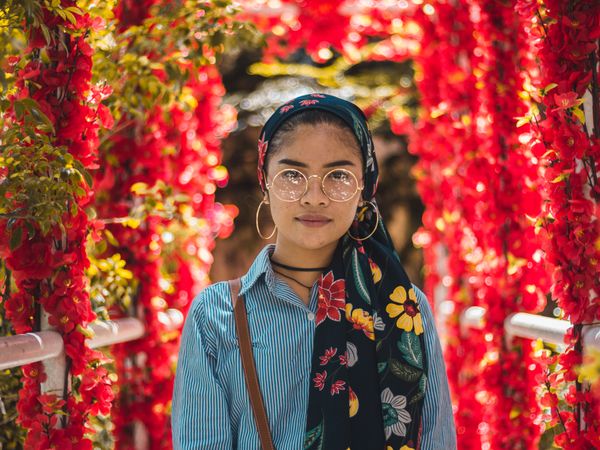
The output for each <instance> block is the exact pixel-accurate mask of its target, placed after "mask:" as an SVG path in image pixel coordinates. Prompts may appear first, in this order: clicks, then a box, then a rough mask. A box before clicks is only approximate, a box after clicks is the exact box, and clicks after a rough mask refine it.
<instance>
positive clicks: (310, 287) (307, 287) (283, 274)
mask: <svg viewBox="0 0 600 450" xmlns="http://www.w3.org/2000/svg"><path fill="white" fill-rule="evenodd" d="M273 272H275V273H278V274H279V275H281V276H284V277H286V278H289V279H290V280H292V281H295V282H296V283H298V284H299V285H300V286H303V287H305V288H306V289H312V286H307V285H306V284H304V283H301V282H300V281H298V280H296V279H295V278H292V277H290V276H289V275H286V274H285V273H282V272H280V271H279V270H275V269H273Z"/></svg>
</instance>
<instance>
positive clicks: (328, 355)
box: [319, 347, 337, 366]
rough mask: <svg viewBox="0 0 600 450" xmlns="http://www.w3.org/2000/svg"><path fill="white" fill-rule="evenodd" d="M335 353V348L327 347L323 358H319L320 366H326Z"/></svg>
mask: <svg viewBox="0 0 600 450" xmlns="http://www.w3.org/2000/svg"><path fill="white" fill-rule="evenodd" d="M336 353H337V348H333V347H329V348H328V349H327V350H325V354H324V355H323V356H319V359H320V360H321V365H322V366H324V365H325V364H327V363H328V362H329V360H330V359H331V358H333V357H334V356H335V354H336Z"/></svg>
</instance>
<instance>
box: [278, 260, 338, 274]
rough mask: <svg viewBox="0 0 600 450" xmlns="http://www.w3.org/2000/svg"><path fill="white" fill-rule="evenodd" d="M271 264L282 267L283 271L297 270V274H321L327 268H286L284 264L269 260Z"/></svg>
mask: <svg viewBox="0 0 600 450" xmlns="http://www.w3.org/2000/svg"><path fill="white" fill-rule="evenodd" d="M271 264H274V265H276V266H279V267H283V268H284V269H288V270H297V271H299V272H323V271H324V270H325V269H327V267H294V266H288V265H286V264H281V263H279V262H277V261H274V260H273V259H271Z"/></svg>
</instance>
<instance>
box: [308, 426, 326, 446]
mask: <svg viewBox="0 0 600 450" xmlns="http://www.w3.org/2000/svg"><path fill="white" fill-rule="evenodd" d="M317 440H318V441H319V444H318V446H317V448H318V449H320V448H321V446H322V445H323V422H321V423H320V424H319V425H317V426H316V427H314V428H313V429H312V430H310V431H308V432H307V433H306V435H305V436H304V450H308V449H310V448H311V447H312V446H313V445H314V444H315V442H317Z"/></svg>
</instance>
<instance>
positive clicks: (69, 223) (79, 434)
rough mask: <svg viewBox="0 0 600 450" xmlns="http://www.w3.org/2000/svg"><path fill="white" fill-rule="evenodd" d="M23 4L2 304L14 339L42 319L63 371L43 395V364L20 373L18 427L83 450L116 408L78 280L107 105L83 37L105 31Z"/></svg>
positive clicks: (8, 137) (3, 226)
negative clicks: (7, 287) (56, 338)
mask: <svg viewBox="0 0 600 450" xmlns="http://www.w3.org/2000/svg"><path fill="white" fill-rule="evenodd" d="M30 6H31V8H30V9H28V10H27V11H25V15H26V16H27V17H26V19H27V20H24V21H23V23H24V25H25V26H26V29H25V30H24V31H25V34H26V39H27V46H26V48H25V51H24V52H23V53H22V54H21V55H19V56H13V57H11V58H9V64H10V68H9V77H8V79H9V80H10V81H11V82H12V83H14V90H13V91H12V92H9V93H8V95H7V101H8V105H6V104H3V105H2V107H3V109H4V108H5V107H6V106H8V108H7V109H6V114H5V115H4V117H3V122H2V124H3V130H2V138H1V142H2V146H1V147H0V148H1V151H2V154H1V156H0V181H1V195H0V214H1V215H0V255H1V256H2V258H3V259H5V262H6V266H7V268H9V269H10V270H11V272H12V278H13V281H14V285H15V286H16V288H17V290H16V292H12V293H11V295H10V296H9V297H8V298H7V299H6V303H5V305H4V306H5V310H6V314H7V318H8V319H9V320H10V321H11V323H12V326H13V328H14V330H15V332H16V333H26V332H29V331H38V330H40V329H41V328H42V327H43V323H42V322H43V321H44V320H45V319H44V318H43V316H47V318H48V319H47V320H48V325H49V326H50V327H52V328H54V329H55V330H56V331H58V332H59V333H60V334H61V335H62V337H63V341H64V349H65V355H66V372H64V373H63V374H62V378H61V379H54V380H51V381H52V385H54V386H56V385H57V384H59V385H61V386H62V388H61V389H60V391H58V392H56V391H54V392H47V393H44V392H43V390H41V388H40V384H41V383H43V382H44V381H50V380H48V379H47V374H46V373H45V371H44V369H43V364H42V363H34V364H28V365H25V366H23V380H22V381H23V388H22V389H21V390H20V391H19V403H18V405H17V410H18V423H19V424H20V425H21V426H23V427H24V428H25V429H27V431H28V432H27V437H26V440H25V443H24V447H25V448H27V449H33V448H36V449H46V448H74V447H77V448H87V449H91V448H92V442H91V440H90V436H89V428H88V427H89V417H90V415H96V414H98V413H102V414H108V413H109V411H110V407H111V401H112V398H113V393H112V389H111V380H110V379H109V377H108V372H107V370H106V369H105V368H104V367H103V363H104V362H105V361H104V357H103V355H102V353H100V352H98V351H95V350H91V349H90V348H89V347H88V346H87V345H86V339H87V338H89V337H90V332H89V330H88V328H87V325H88V324H89V323H90V322H92V321H93V320H94V319H95V317H96V316H95V314H94V313H93V312H92V309H91V303H90V298H89V294H88V291H87V285H88V280H87V278H86V275H85V272H84V271H85V269H86V267H87V266H88V265H89V260H88V258H87V255H86V252H85V243H86V239H87V234H88V226H89V222H88V217H87V215H86V213H85V211H84V207H86V205H89V202H90V200H91V199H92V198H93V192H92V191H91V189H90V188H91V176H90V175H89V173H88V170H91V169H94V168H96V167H97V150H98V130H99V128H100V125H101V122H102V117H101V108H102V107H101V105H100V101H101V100H102V98H103V97H102V93H101V91H100V90H99V89H98V88H97V87H96V86H94V85H92V84H91V78H92V75H91V67H92V63H91V60H92V55H93V53H94V50H93V49H92V48H91V47H90V45H89V44H88V42H87V37H88V35H89V34H90V33H92V32H93V31H94V29H95V28H96V27H101V26H103V24H102V23H101V21H98V20H95V19H93V18H92V17H90V15H89V14H87V13H83V12H82V11H81V10H79V9H78V8H77V6H76V3H75V2H74V1H69V0H63V1H60V2H52V5H51V6H50V5H49V4H48V3H41V2H39V3H38V2H33V4H32V5H30ZM13 12H14V13H15V14H16V15H18V14H20V13H21V12H20V11H18V10H17V11H13ZM53 376H58V377H60V376H61V374H53ZM61 381H62V382H61Z"/></svg>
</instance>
